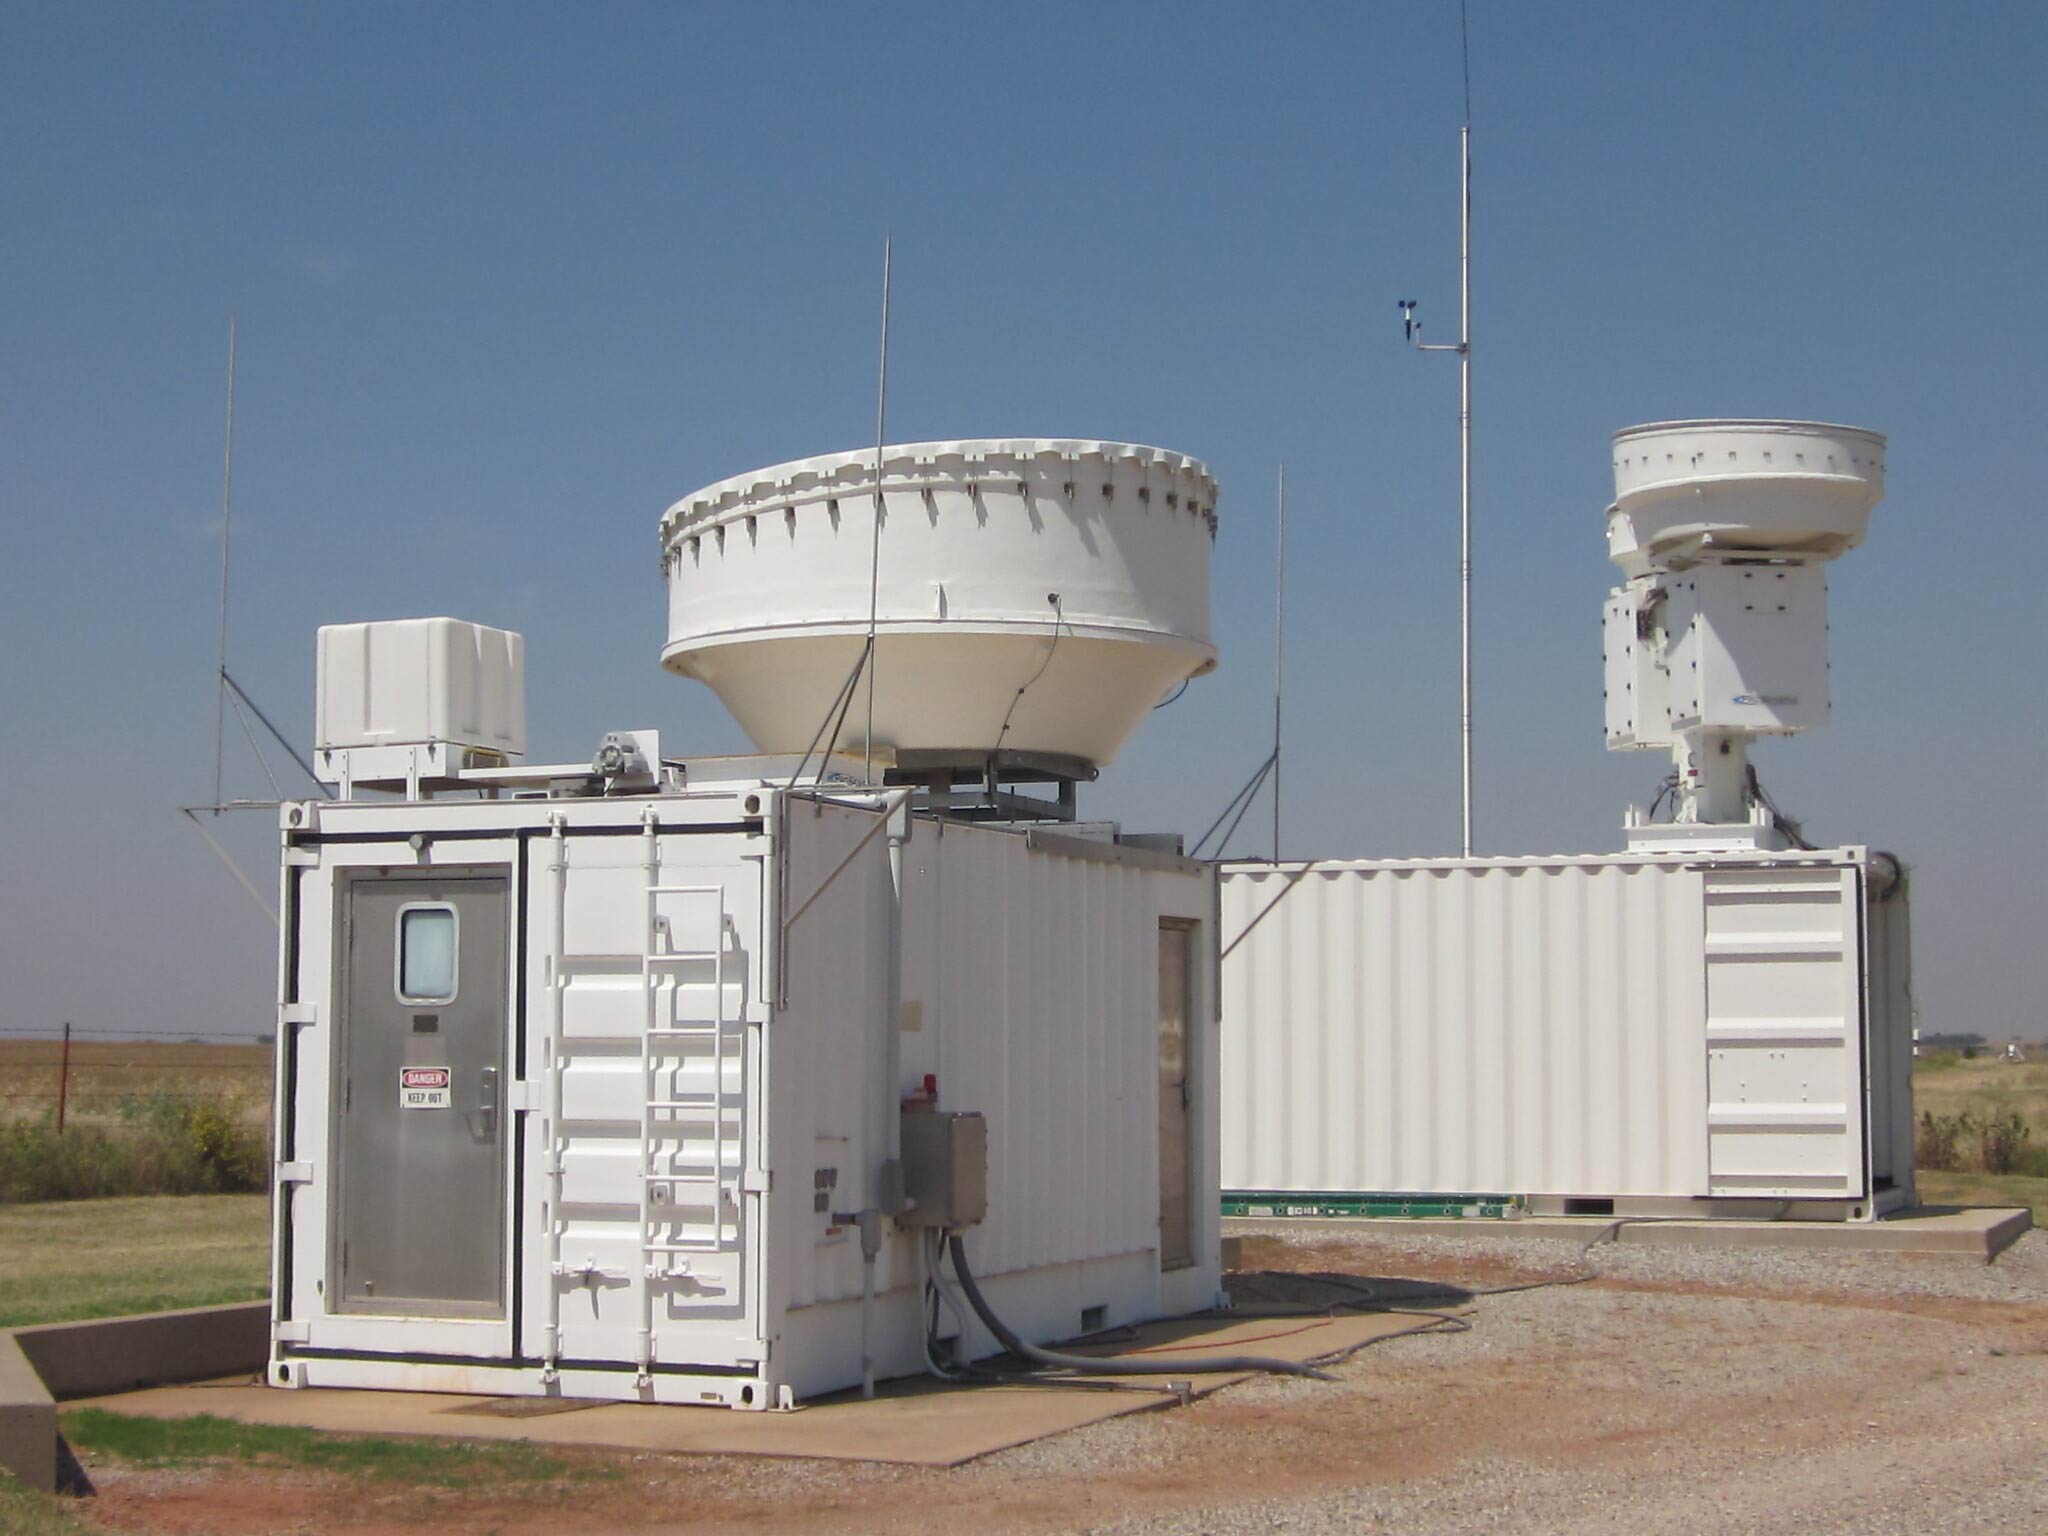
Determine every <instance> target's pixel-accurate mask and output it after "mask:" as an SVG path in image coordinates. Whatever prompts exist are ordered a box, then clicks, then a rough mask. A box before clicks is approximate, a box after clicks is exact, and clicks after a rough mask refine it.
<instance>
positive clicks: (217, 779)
mask: <svg viewBox="0 0 2048 1536" xmlns="http://www.w3.org/2000/svg"><path fill="white" fill-rule="evenodd" d="M225 459H226V463H225V466H224V468H223V470H222V473H221V493H220V643H219V647H218V651H217V653H216V655H215V657H214V663H213V814H214V815H216V816H218V815H219V814H220V795H221V763H222V759H223V757H224V756H225V755H226V752H227V728H228V721H227V710H228V531H229V527H230V524H231V523H232V521H233V518H234V512H235V312H234V311H233V310H229V311H228V440H227V448H226V451H225Z"/></svg>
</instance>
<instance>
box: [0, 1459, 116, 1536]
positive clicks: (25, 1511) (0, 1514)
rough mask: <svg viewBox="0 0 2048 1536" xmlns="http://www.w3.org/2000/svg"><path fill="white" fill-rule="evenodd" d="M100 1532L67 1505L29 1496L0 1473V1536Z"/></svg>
mask: <svg viewBox="0 0 2048 1536" xmlns="http://www.w3.org/2000/svg"><path fill="white" fill-rule="evenodd" d="M101 1529H102V1527H100V1526H97V1525H92V1524H90V1523H88V1522H87V1521H85V1520H84V1519H82V1518H81V1517H80V1516H79V1514H78V1512H77V1509H76V1507H75V1506H74V1505H72V1504H71V1503H69V1502H68V1501H66V1500H64V1499H53V1498H51V1497H50V1496H49V1495H48V1494H46V1493H34V1492H31V1491H30V1490H29V1489H27V1488H24V1487H22V1486H21V1484H19V1483H17V1482H16V1481H15V1480H14V1479H13V1478H11V1477H9V1476H8V1475H7V1474H6V1473H5V1472H0V1536H89V1533H92V1532H97V1531H99V1530H101Z"/></svg>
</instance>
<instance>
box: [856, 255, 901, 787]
mask: <svg viewBox="0 0 2048 1536" xmlns="http://www.w3.org/2000/svg"><path fill="white" fill-rule="evenodd" d="M895 245H896V237H895V234H894V232H893V231H892V232H890V233H887V234H884V235H883V236H882V369H881V378H880V379H879V380H878V381H877V383H876V385H875V531H874V537H873V538H872V540H870V542H869V550H868V650H867V667H868V729H867V735H866V737H865V738H864V740H863V741H862V743H861V777H862V779H863V780H864V781H865V782H867V783H869V784H872V783H874V782H875V672H876V662H877V661H878V660H879V659H880V658H879V657H878V656H877V655H876V651H875V624H876V619H877V618H878V616H879V613H880V608H881V592H882V444H883V442H884V441H885V440H886V439H887V437H888V426H889V263H890V258H891V256H892V255H893V254H894V251H895Z"/></svg>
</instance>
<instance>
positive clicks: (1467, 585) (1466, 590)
mask: <svg viewBox="0 0 2048 1536" xmlns="http://www.w3.org/2000/svg"><path fill="white" fill-rule="evenodd" d="M1458 44H1459V50H1460V54H1461V58H1462V63H1463V71H1464V81H1465V121H1464V122H1463V123H1462V124H1461V125H1460V126H1459V128H1458V339H1457V341H1456V342H1434V343H1430V344H1427V345H1425V344H1424V342H1423V340H1422V324H1421V322H1420V321H1418V320H1417V319H1416V318H1415V301H1414V300H1413V299H1402V300H1400V301H1399V307H1400V310H1401V319H1402V330H1403V332H1404V334H1405V335H1406V337H1407V340H1408V342H1409V344H1410V345H1411V346H1413V347H1414V348H1415V349H1416V350H1417V351H1418V352H1455V353H1457V354H1458V769H1459V773H1458V778H1459V790H1460V793H1459V814H1458V827H1459V848H1460V851H1461V852H1462V854H1463V856H1464V857H1466V858H1468V859H1469V858H1471V857H1472V50H1471V44H1470V40H1469V37H1468V35H1467V31H1466V25H1465V6H1464V4H1463V0H1460V4H1459V6H1458Z"/></svg>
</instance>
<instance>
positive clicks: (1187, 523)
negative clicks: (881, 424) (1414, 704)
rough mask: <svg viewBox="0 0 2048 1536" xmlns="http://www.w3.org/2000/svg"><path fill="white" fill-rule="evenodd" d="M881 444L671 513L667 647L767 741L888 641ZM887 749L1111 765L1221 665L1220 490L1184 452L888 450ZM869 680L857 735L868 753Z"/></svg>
mask: <svg viewBox="0 0 2048 1536" xmlns="http://www.w3.org/2000/svg"><path fill="white" fill-rule="evenodd" d="M875 457H876V456H875V451H874V450H873V449H871V448H870V449H860V450H855V451H852V452H848V453H836V454H828V455H825V456H823V457H820V458H812V459H799V460H796V461H794V462H792V463H788V464H778V465H776V466H774V467H773V468H769V469H761V470H755V471H754V472H752V473H750V474H744V475H736V476H734V477H732V478H731V479H728V480H721V481H719V482H718V483H717V484H716V485H711V486H707V487H705V488H704V489H703V490H701V491H698V492H696V493H695V494H694V495H691V496H687V497H685V498H683V499H682V500H681V501H679V502H677V503H676V504H675V505H674V506H672V507H670V508H669V510H668V512H667V514H666V515H665V516H664V517H663V519H662V523H661V539H662V558H663V572H664V575H665V577H666V579H667V582H668V612H669V624H668V643H667V645H666V646H665V647H664V648H663V651H662V662H663V664H664V665H666V666H667V667H669V668H670V669H671V670H672V671H676V672H680V673H682V674H683V675H684V676H686V677H694V678H697V679H699V680H700V681H702V682H704V683H706V684H708V685H709V686H710V687H711V688H712V690H713V691H714V692H716V693H717V695H718V697H719V699H720V700H721V701H722V702H723V703H724V704H725V706H726V708H727V709H728V710H730V711H731V712H732V714H733V716H734V718H735V719H737V720H738V721H739V723H740V725H741V727H742V728H743V729H744V730H745V731H746V732H747V734H748V736H750V737H751V738H752V739H753V742H754V745H755V747H756V748H758V749H759V750H760V751H762V752H764V753H792V754H794V753H800V752H802V751H804V750H805V748H806V747H807V746H809V745H810V743H811V742H812V740H813V738H814V737H815V736H816V735H817V733H818V730H819V725H820V722H821V721H824V720H827V719H829V718H830V717H831V716H832V715H833V714H834V713H836V712H835V711H833V710H832V704H833V700H834V698H835V696H837V695H838V694H839V693H840V691H841V689H842V686H843V685H844V683H845V681H846V679H847V677H848V675H849V673H850V671H851V670H852V668H853V667H854V666H855V664H856V663H857V662H858V660H859V659H860V655H861V651H862V648H863V647H864V645H865V643H866V639H867V632H868V616H869V570H870V553H871V542H870V541H871V540H872V539H873V537H874V532H875V512H876V489H875ZM881 457H882V488H881V498H882V502H883V513H882V521H881V544H880V578H879V584H878V586H877V589H876V592H875V628H876V636H877V642H876V656H875V660H874V666H875V674H874V676H875V701H874V722H875V723H874V743H873V749H874V751H875V753H876V754H877V755H878V756H883V757H885V758H886V759H893V760H895V761H899V762H900V761H905V760H907V759H910V758H917V759H921V760H922V761H923V762H925V763H926V764H936V763H941V762H953V761H957V762H958V763H960V764H961V765H963V766H965V765H970V764H975V763H980V762H984V761H986V760H987V759H989V758H990V757H992V756H994V755H995V754H997V753H998V752H1000V753H1003V754H1006V755H1012V756H1019V755H1021V756H1035V757H1042V758H1047V759H1056V760H1060V761H1063V762H1067V763H1071V764H1074V765H1077V766H1079V767H1083V768H1085V769H1087V770H1090V771H1092V770H1093V769H1094V768H1097V767H1100V766H1101V765H1102V764H1105V763H1107V762H1109V761H1110V759H1112V758H1113V757H1115V756H1116V753H1117V751H1118V750H1119V749H1120V748H1121V747H1122V746H1123V744H1124V743H1125V741H1126V740H1128V739H1129V737H1130V736H1131V734H1132V732H1133V731H1135V730H1136V729H1137V728H1138V726H1139V725H1140V724H1141V723H1142V722H1143V721H1144V719H1145V717H1146V715H1147V714H1148V713H1149V712H1150V711H1151V709H1152V707H1153V706H1154V705H1156V704H1157V703H1159V701H1160V700H1161V698H1162V697H1163V696H1164V695H1165V694H1166V693H1167V692H1168V691H1169V690H1170V689H1172V688H1173V687H1174V686H1175V685H1176V684H1178V683H1181V682H1183V681H1185V680H1186V679H1188V678H1190V677H1194V676H1197V675H1199V674H1201V673H1204V672H1208V671H1210V670H1212V669H1213V668H1214V667H1215V665H1216V647H1215V646H1214V644H1213V643H1212V642H1211V640H1210V634H1209V565H1210V552H1211V547H1212V545H1213V544H1214V541H1215V535H1216V482H1215V481H1214V480H1213V479H1212V478H1210V475H1209V472H1208V470H1207V469H1206V468H1205V467H1204V466H1203V465H1202V464H1201V463H1199V462H1198V461H1197V460H1194V459H1191V458H1189V457H1187V456H1186V455H1185V454H1179V453H1173V452H1170V451H1168V450H1166V449H1163V448H1147V447H1142V446H1138V445H1134V444H1127V443H1105V442H1095V441H1088V440H1077V439H1054V438H998V439H982V440H975V441H968V442H937V443H910V444H901V445H897V446H894V447H887V448H884V449H883V450H882V455H881ZM865 690H866V679H865V678H863V679H862V681H861V684H860V686H859V689H858V690H857V695H856V697H855V698H854V700H853V702H852V705H851V707H850V708H848V709H847V710H846V714H845V722H844V726H843V729H842V730H841V732H840V734H839V738H838V745H839V750H840V751H842V752H845V751H849V750H850V751H854V752H861V751H864V750H866V749H867V745H868V744H867V741H866V736H867V704H866V691H865Z"/></svg>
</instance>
